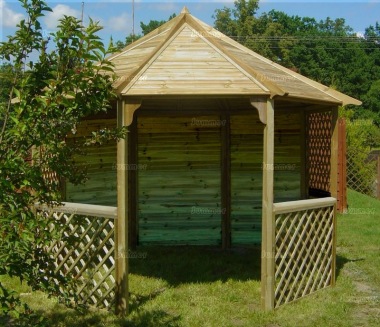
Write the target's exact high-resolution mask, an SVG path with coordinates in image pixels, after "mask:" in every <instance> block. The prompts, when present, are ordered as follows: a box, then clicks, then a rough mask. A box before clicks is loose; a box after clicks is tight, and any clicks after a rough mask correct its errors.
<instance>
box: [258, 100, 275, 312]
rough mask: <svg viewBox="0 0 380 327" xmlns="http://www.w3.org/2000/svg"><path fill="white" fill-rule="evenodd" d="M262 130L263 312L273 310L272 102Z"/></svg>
mask: <svg viewBox="0 0 380 327" xmlns="http://www.w3.org/2000/svg"><path fill="white" fill-rule="evenodd" d="M266 123H267V124H266V126H265V129H264V156H263V201H262V205H263V208H262V245H261V246H262V254H261V303H262V307H263V309H264V310H272V309H273V308H274V282H275V280H274V269H275V262H274V260H275V258H274V255H275V224H274V215H273V173H274V101H273V100H271V99H268V100H267V104H266Z"/></svg>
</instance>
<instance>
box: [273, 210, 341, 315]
mask: <svg viewBox="0 0 380 327" xmlns="http://www.w3.org/2000/svg"><path fill="white" fill-rule="evenodd" d="M275 228H276V229H275V297H274V302H275V303H274V306H275V307H279V306H280V305H282V304H285V303H288V302H291V301H294V300H296V299H298V298H300V297H302V296H305V295H307V294H310V293H313V292H314V291H316V290H318V289H321V288H324V287H326V286H328V285H331V283H332V277H333V275H332V270H333V253H334V252H333V246H334V243H333V242H334V206H329V207H324V208H318V209H310V210H302V211H296V212H287V213H281V214H278V215H276V216H275Z"/></svg>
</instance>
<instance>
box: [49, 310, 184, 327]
mask: <svg viewBox="0 0 380 327" xmlns="http://www.w3.org/2000/svg"><path fill="white" fill-rule="evenodd" d="M44 316H45V317H46V318H47V319H48V321H47V322H48V325H49V326H54V325H58V323H60V325H64V326H70V327H87V326H88V327H90V326H91V327H108V326H120V327H124V326H125V327H178V326H180V324H179V323H180V316H178V317H174V316H171V315H169V314H168V313H166V312H165V311H163V310H151V311H147V310H144V311H138V312H136V314H134V315H133V316H129V317H127V318H120V317H116V316H114V315H113V314H110V312H107V311H104V312H103V313H99V311H98V312H94V311H86V312H82V313H79V312H77V311H74V310H70V311H69V310H64V311H59V312H54V313H52V314H50V315H44Z"/></svg>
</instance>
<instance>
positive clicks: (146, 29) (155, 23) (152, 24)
mask: <svg viewBox="0 0 380 327" xmlns="http://www.w3.org/2000/svg"><path fill="white" fill-rule="evenodd" d="M175 17H176V14H172V15H170V16H169V19H168V20H151V21H149V23H148V24H144V23H143V22H140V27H141V30H142V33H143V35H147V34H149V33H150V32H152V31H154V30H155V29H156V28H158V27H160V26H161V25H164V24H165V23H166V22H168V21H169V20H171V19H173V18H175Z"/></svg>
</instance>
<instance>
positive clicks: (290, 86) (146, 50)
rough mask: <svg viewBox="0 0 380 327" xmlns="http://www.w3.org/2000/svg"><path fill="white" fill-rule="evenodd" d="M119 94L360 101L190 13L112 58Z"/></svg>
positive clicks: (185, 12) (158, 29)
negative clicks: (265, 55)
mask: <svg viewBox="0 0 380 327" xmlns="http://www.w3.org/2000/svg"><path fill="white" fill-rule="evenodd" d="M109 59H110V60H111V61H112V62H113V63H114V65H115V72H116V74H117V76H118V79H117V81H116V83H115V87H116V88H117V91H118V93H119V94H120V95H125V96H142V97H143V96H157V95H225V96H226V95H238V96H239V95H246V96H250V95H268V96H271V97H284V98H289V99H294V100H295V99H298V100H305V101H313V102H318V103H334V104H339V105H346V104H356V105H360V104H361V103H360V101H358V100H356V99H353V98H351V97H349V96H347V95H344V94H342V93H340V92H338V91H336V90H333V89H331V88H329V87H327V86H324V85H322V84H320V83H317V82H315V81H313V80H311V79H309V78H306V77H304V76H302V75H300V74H298V73H296V72H294V71H292V70H289V69H287V68H285V67H282V66H281V65H278V64H276V63H274V62H272V61H271V60H268V59H266V58H265V57H263V56H261V55H259V54H257V53H255V52H253V51H251V50H249V49H248V48H246V47H244V46H242V45H241V44H239V43H237V42H236V41H234V40H232V39H231V38H229V37H227V36H226V35H224V34H222V33H220V32H219V31H217V30H215V29H214V28H212V27H211V26H209V25H207V24H206V23H204V22H202V21H200V20H198V19H197V18H195V17H194V16H192V15H191V14H190V13H189V12H188V10H187V9H186V8H184V9H183V10H182V12H181V14H180V15H179V16H177V17H175V18H174V19H172V20H170V21H169V22H167V23H166V24H164V25H162V26H161V27H159V28H157V29H156V30H154V31H153V32H151V33H149V34H148V35H146V36H144V37H143V38H141V39H139V40H138V41H136V42H135V43H133V44H131V45H129V46H128V47H126V48H125V49H123V50H122V51H121V52H120V53H117V54H114V55H113V56H111V57H110V58H109Z"/></svg>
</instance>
